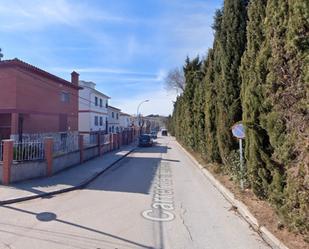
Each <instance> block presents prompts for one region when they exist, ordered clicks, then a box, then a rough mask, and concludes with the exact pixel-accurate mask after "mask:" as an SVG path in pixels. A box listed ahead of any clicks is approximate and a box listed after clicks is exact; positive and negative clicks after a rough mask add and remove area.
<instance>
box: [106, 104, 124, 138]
mask: <svg viewBox="0 0 309 249" xmlns="http://www.w3.org/2000/svg"><path fill="white" fill-rule="evenodd" d="M107 111H108V132H109V133H117V132H120V112H121V110H120V109H118V108H116V107H113V106H108V108H107Z"/></svg>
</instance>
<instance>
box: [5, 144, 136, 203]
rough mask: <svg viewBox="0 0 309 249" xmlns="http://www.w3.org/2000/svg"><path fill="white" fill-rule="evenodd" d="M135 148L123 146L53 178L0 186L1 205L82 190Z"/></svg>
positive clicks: (133, 146)
mask: <svg viewBox="0 0 309 249" xmlns="http://www.w3.org/2000/svg"><path fill="white" fill-rule="evenodd" d="M135 148H136V146H135V145H134V144H133V145H127V146H123V147H122V148H120V149H119V150H116V151H112V152H109V153H107V154H104V155H103V156H101V157H97V158H95V159H92V160H90V161H87V162H85V163H83V164H80V165H78V166H75V167H72V168H69V169H66V170H64V171H61V172H59V173H57V174H56V175H53V176H51V177H45V178H38V179H33V180H27V181H24V182H20V183H15V184H11V185H10V186H3V185H0V205H4V204H9V203H15V202H20V201H26V200H31V199H35V198H40V197H47V196H50V195H54V194H60V193H65V192H68V191H72V190H76V189H81V188H83V187H85V186H86V185H87V184H89V183H90V182H91V181H92V180H94V179H95V178H96V177H98V176H99V175H100V174H102V173H103V172H105V171H106V170H107V169H109V168H110V167H112V166H113V165H114V164H115V163H117V162H118V161H119V160H121V159H122V158H124V157H125V156H127V155H128V154H129V153H131V152H132V151H133V150H134V149H135Z"/></svg>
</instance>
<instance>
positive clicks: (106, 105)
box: [105, 100, 108, 108]
mask: <svg viewBox="0 0 309 249" xmlns="http://www.w3.org/2000/svg"><path fill="white" fill-rule="evenodd" d="M105 107H106V108H107V107H108V100H106V104H105Z"/></svg>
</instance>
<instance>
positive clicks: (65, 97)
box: [60, 92, 70, 103]
mask: <svg viewBox="0 0 309 249" xmlns="http://www.w3.org/2000/svg"><path fill="white" fill-rule="evenodd" d="M60 98H61V102H63V103H70V95H69V93H68V92H61V95H60Z"/></svg>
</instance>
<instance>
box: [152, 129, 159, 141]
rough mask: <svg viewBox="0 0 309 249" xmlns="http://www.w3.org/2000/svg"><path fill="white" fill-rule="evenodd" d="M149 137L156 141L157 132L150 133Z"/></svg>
mask: <svg viewBox="0 0 309 249" xmlns="http://www.w3.org/2000/svg"><path fill="white" fill-rule="evenodd" d="M151 137H152V138H153V139H157V138H158V137H157V132H156V131H152V132H151Z"/></svg>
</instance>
